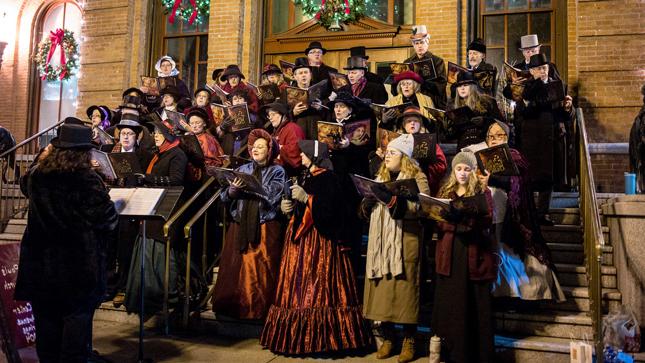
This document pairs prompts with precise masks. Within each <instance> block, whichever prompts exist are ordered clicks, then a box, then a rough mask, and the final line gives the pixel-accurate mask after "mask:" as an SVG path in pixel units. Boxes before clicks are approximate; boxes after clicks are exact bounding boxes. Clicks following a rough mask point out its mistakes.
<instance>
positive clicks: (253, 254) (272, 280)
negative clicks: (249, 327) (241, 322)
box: [213, 221, 282, 319]
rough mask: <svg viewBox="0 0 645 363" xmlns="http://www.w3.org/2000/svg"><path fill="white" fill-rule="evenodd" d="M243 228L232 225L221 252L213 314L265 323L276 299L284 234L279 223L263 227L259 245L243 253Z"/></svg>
mask: <svg viewBox="0 0 645 363" xmlns="http://www.w3.org/2000/svg"><path fill="white" fill-rule="evenodd" d="M240 228H244V227H242V226H240V225H239V224H238V223H231V225H230V226H229V229H228V231H227V232H226V241H225V242H224V247H223V248H222V257H221V259H220V265H219V272H218V274H217V282H216V283H215V290H214V293H213V311H214V312H215V313H217V314H222V315H226V316H229V317H233V318H237V319H263V318H264V317H265V316H266V314H267V312H268V310H269V307H270V306H271V302H272V301H273V297H274V296H275V286H276V281H277V279H278V269H279V266H280V255H281V251H282V247H281V244H282V236H281V235H282V233H281V227H280V223H279V222H276V221H270V222H266V223H264V224H262V225H261V227H260V241H259V242H258V243H257V244H249V246H248V247H247V248H246V250H244V251H240V249H239V248H238V245H237V243H236V238H237V234H238V231H239V229H240Z"/></svg>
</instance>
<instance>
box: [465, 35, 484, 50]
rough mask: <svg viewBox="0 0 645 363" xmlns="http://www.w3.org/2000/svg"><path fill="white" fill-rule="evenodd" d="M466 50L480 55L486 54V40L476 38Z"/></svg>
mask: <svg viewBox="0 0 645 363" xmlns="http://www.w3.org/2000/svg"><path fill="white" fill-rule="evenodd" d="M466 50H467V51H468V50H476V51H478V52H480V53H484V54H486V43H484V39H482V38H476V39H475V40H473V41H472V42H470V44H468V48H466Z"/></svg>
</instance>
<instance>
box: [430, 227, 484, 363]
mask: <svg viewBox="0 0 645 363" xmlns="http://www.w3.org/2000/svg"><path fill="white" fill-rule="evenodd" d="M452 246H453V247H452V268H451V274H450V276H442V275H437V285H436V288H435V299H434V310H433V311H432V330H433V334H436V335H438V336H439V337H441V339H442V347H441V356H442V361H445V362H446V363H473V362H491V359H492V353H493V320H492V311H491V296H490V287H491V284H490V282H480V281H470V279H469V277H468V247H467V246H466V244H465V243H464V242H463V241H461V240H460V238H459V237H458V236H456V237H455V240H454V241H453V243H452Z"/></svg>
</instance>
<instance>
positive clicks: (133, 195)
mask: <svg viewBox="0 0 645 363" xmlns="http://www.w3.org/2000/svg"><path fill="white" fill-rule="evenodd" d="M165 192H166V190H165V189H163V188H112V189H110V199H111V200H112V201H113V202H115V205H116V206H117V208H118V209H117V212H119V214H121V215H127V216H149V215H152V214H154V213H155V212H156V211H157V206H158V204H159V201H160V200H161V198H162V197H163V195H164V194H165ZM119 201H123V203H119ZM119 207H120V208H119ZM119 209H120V210H119Z"/></svg>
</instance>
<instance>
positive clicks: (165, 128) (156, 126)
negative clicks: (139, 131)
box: [145, 121, 177, 142]
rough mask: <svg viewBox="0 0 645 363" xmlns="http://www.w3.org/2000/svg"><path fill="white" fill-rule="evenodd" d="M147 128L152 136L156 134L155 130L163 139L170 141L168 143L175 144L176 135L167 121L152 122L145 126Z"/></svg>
mask: <svg viewBox="0 0 645 363" xmlns="http://www.w3.org/2000/svg"><path fill="white" fill-rule="evenodd" d="M145 125H146V127H147V128H148V131H150V133H151V134H153V133H154V132H155V130H159V132H161V134H162V135H163V137H164V138H165V139H166V140H167V141H168V142H173V141H175V139H176V138H177V136H175V134H173V132H172V125H170V124H169V123H168V122H166V121H161V122H159V121H150V122H148V123H146V124H145Z"/></svg>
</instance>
